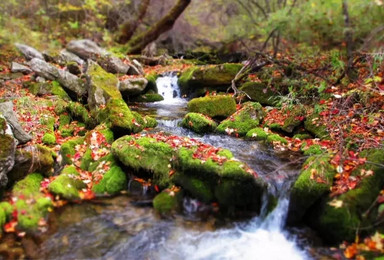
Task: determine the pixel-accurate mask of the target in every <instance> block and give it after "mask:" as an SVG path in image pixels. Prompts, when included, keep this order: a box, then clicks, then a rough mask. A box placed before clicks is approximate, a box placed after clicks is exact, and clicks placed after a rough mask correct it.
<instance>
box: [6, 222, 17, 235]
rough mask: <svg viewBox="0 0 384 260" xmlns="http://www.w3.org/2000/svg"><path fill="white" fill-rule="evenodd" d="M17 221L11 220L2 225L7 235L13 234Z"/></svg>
mask: <svg viewBox="0 0 384 260" xmlns="http://www.w3.org/2000/svg"><path fill="white" fill-rule="evenodd" d="M16 226H17V221H16V220H11V221H9V222H8V223H6V224H5V225H4V231H5V232H7V233H13V232H15V231H16Z"/></svg>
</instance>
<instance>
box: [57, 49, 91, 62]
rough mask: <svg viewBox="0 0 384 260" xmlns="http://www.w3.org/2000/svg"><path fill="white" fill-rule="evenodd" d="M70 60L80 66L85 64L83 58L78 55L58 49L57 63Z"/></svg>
mask: <svg viewBox="0 0 384 260" xmlns="http://www.w3.org/2000/svg"><path fill="white" fill-rule="evenodd" d="M70 62H76V63H77V64H78V65H80V66H82V65H84V64H85V62H84V60H82V59H81V58H80V57H79V56H77V55H76V54H74V53H72V52H69V51H67V50H65V49H64V50H62V51H60V54H59V63H60V64H67V63H70Z"/></svg>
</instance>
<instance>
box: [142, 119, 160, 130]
mask: <svg viewBox="0 0 384 260" xmlns="http://www.w3.org/2000/svg"><path fill="white" fill-rule="evenodd" d="M143 120H144V122H145V128H155V127H156V126H157V121H156V119H154V118H153V117H150V116H145V117H144V118H143Z"/></svg>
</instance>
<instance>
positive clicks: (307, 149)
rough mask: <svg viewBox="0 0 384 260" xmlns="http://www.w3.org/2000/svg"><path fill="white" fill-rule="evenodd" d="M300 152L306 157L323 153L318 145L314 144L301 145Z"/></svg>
mask: <svg viewBox="0 0 384 260" xmlns="http://www.w3.org/2000/svg"><path fill="white" fill-rule="evenodd" d="M301 150H302V151H303V154H304V155H306V156H309V155H316V154H322V153H324V152H325V151H324V150H323V149H322V148H321V146H320V145H319V144H314V145H311V146H306V145H302V146H301Z"/></svg>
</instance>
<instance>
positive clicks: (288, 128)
mask: <svg viewBox="0 0 384 260" xmlns="http://www.w3.org/2000/svg"><path fill="white" fill-rule="evenodd" d="M301 123H302V121H301V120H299V119H297V116H290V117H288V118H287V119H285V121H284V124H283V126H282V127H281V129H282V130H283V131H284V132H287V133H292V132H293V130H295V129H296V128H297V127H298V126H300V125H301Z"/></svg>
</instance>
